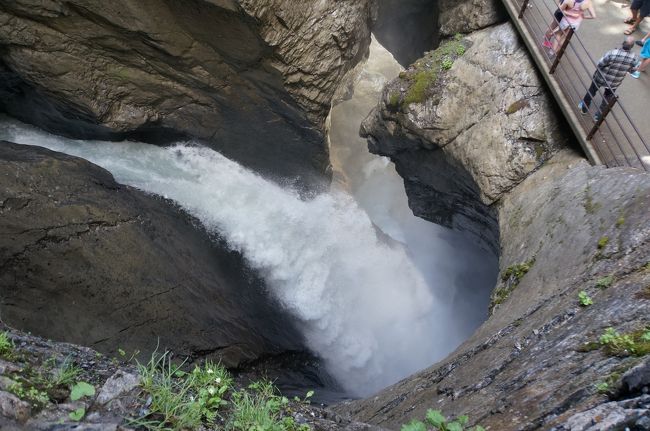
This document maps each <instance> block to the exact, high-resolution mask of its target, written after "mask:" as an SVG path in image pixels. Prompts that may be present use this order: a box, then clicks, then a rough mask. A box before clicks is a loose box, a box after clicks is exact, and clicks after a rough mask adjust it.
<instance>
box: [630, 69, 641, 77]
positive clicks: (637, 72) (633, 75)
mask: <svg viewBox="0 0 650 431" xmlns="http://www.w3.org/2000/svg"><path fill="white" fill-rule="evenodd" d="M630 76H631V77H632V78H634V79H639V77H640V76H641V72H639V71H638V70H637V71H636V72H630Z"/></svg>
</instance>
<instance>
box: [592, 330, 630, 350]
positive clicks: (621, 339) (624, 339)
mask: <svg viewBox="0 0 650 431" xmlns="http://www.w3.org/2000/svg"><path fill="white" fill-rule="evenodd" d="M598 341H599V342H600V344H601V345H602V346H605V347H606V349H607V351H608V352H609V353H610V354H613V355H616V356H626V355H629V354H633V353H635V350H636V349H635V347H636V346H635V343H634V340H633V338H632V337H631V336H630V335H628V334H620V333H619V332H618V331H616V330H615V329H614V328H607V329H605V332H604V333H603V335H601V336H600V338H599V339H598Z"/></svg>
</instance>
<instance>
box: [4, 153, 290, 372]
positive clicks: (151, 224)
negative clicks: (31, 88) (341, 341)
mask: <svg viewBox="0 0 650 431" xmlns="http://www.w3.org/2000/svg"><path fill="white" fill-rule="evenodd" d="M0 173H1V174H0V217H1V218H2V224H1V226H0V294H1V296H2V302H1V303H0V312H1V313H2V319H3V321H4V322H5V323H8V324H13V325H16V326H19V327H21V328H22V329H25V330H31V331H33V332H34V333H37V334H39V335H43V336H46V337H50V338H53V339H57V340H65V341H69V342H76V343H80V344H84V345H88V346H91V347H93V348H95V349H97V350H100V351H102V352H113V353H114V352H115V351H116V349H117V348H118V347H121V348H122V349H127V350H136V349H139V350H142V351H151V350H153V349H155V348H156V346H157V345H159V347H160V348H161V349H162V348H171V349H173V350H174V351H176V352H177V353H179V354H182V355H188V356H191V357H195V358H196V357H205V356H208V357H213V358H215V359H220V360H222V361H223V362H224V363H225V364H227V365H236V364H240V363H242V362H245V361H249V360H253V359H256V358H258V357H259V356H260V355H265V354H272V353H278V352H281V351H284V350H286V349H292V350H296V349H300V346H301V341H300V340H301V338H300V337H299V336H298V335H297V333H296V332H295V331H294V330H293V328H292V326H291V322H290V321H288V320H287V319H286V317H285V316H281V315H280V314H279V311H278V308H277V307H276V306H275V305H274V303H273V301H272V300H270V299H269V298H268V297H267V296H266V295H265V294H264V293H263V291H264V288H263V283H262V282H261V281H260V280H259V279H258V278H257V277H256V276H255V275H254V274H252V273H250V271H248V270H247V268H246V266H245V265H244V263H243V261H242V258H241V256H239V255H238V254H236V253H232V252H229V251H227V250H226V249H225V247H223V248H221V247H219V246H217V245H215V243H214V242H213V241H211V240H210V238H209V237H208V235H207V234H206V233H205V232H204V231H203V230H202V229H201V228H200V227H199V226H200V225H199V223H198V222H197V221H196V220H194V219H192V218H191V217H189V216H188V215H186V214H185V213H183V212H182V211H180V210H179V209H178V208H176V207H174V206H173V205H172V204H171V203H169V202H168V201H165V200H163V199H161V198H156V197H153V196H149V195H146V194H144V193H142V192H140V191H138V190H135V189H132V188H129V187H126V186H122V185H120V184H117V183H116V182H115V181H114V179H113V177H112V176H111V174H110V173H108V172H107V171H105V170H104V169H101V168H99V167H98V166H96V165H93V164H91V163H90V162H87V161H85V160H83V159H79V158H76V157H72V156H67V155H64V154H61V153H56V152H52V151H49V150H46V149H43V148H40V147H31V146H22V145H17V144H11V143H8V142H0Z"/></svg>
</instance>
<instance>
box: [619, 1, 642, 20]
mask: <svg viewBox="0 0 650 431" xmlns="http://www.w3.org/2000/svg"><path fill="white" fill-rule="evenodd" d="M641 5H643V0H632V4H631V5H630V12H632V16H631V17H630V18H628V19H626V20H625V21H623V22H624V23H625V24H633V23H634V21H636V20H637V17H638V15H639V9H641Z"/></svg>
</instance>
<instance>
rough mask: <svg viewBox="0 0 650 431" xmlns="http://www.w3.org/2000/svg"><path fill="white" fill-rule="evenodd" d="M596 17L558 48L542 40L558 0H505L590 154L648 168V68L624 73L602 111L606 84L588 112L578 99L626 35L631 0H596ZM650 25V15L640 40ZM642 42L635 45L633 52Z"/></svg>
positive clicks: (602, 161)
mask: <svg viewBox="0 0 650 431" xmlns="http://www.w3.org/2000/svg"><path fill="white" fill-rule="evenodd" d="M592 2H593V5H594V8H595V10H596V15H597V18H596V19H585V20H584V21H583V22H582V24H581V25H580V27H579V28H578V30H577V31H576V32H575V33H573V34H570V35H569V37H568V38H567V41H566V42H565V43H564V44H563V45H562V47H561V48H560V49H559V50H558V52H557V55H552V54H550V53H549V49H547V48H545V47H543V46H542V42H543V41H544V34H545V33H546V30H547V29H548V27H549V25H550V24H551V22H552V21H553V20H554V18H553V12H555V10H556V9H557V2H556V1H554V0H503V3H504V4H505V6H506V9H507V10H508V13H509V14H510V16H511V18H512V22H513V23H514V24H515V26H516V27H517V29H518V31H519V33H520V35H521V36H522V38H523V40H524V41H525V43H526V45H527V46H528V49H529V51H530V54H531V56H532V57H533V59H534V60H535V62H536V63H537V66H538V68H539V70H540V72H541V74H542V75H543V76H544V79H545V80H546V82H547V83H548V86H549V87H550V89H551V91H552V93H553V95H554V96H555V99H556V100H557V102H558V105H559V106H560V108H561V109H562V112H563V113H564V116H565V118H566V119H567V121H568V123H569V124H570V125H571V128H572V129H573V131H574V133H575V134H576V136H577V138H578V140H579V141H580V144H581V145H582V148H583V149H584V151H585V153H586V155H587V157H588V158H589V160H590V161H591V162H592V163H594V164H604V165H606V166H608V167H613V166H631V167H634V168H638V169H643V170H645V171H646V172H650V68H649V69H648V70H647V71H646V72H645V73H641V77H640V78H639V79H634V78H633V77H631V76H629V75H628V76H626V77H625V79H624V80H623V83H622V84H621V86H620V87H619V88H618V89H617V90H616V96H617V97H616V99H615V100H611V101H610V103H609V110H608V109H605V110H604V111H603V113H602V114H603V115H602V119H600V120H599V121H597V119H596V118H594V115H595V114H596V113H597V112H598V111H599V106H600V105H601V101H602V100H603V92H604V90H605V88H604V87H603V88H600V89H599V91H598V94H597V95H596V97H595V98H594V101H593V103H592V104H591V108H590V110H589V113H588V114H582V113H581V111H580V109H579V108H578V103H579V102H580V101H581V100H582V98H583V96H584V94H585V93H586V92H587V88H588V87H589V85H590V84H591V77H592V75H593V74H594V72H595V70H596V63H597V62H598V60H599V59H600V58H601V57H602V56H603V54H605V53H606V52H607V51H609V50H610V49H613V48H619V47H620V46H621V43H622V42H623V40H624V39H625V38H626V37H627V36H625V35H624V31H625V30H626V29H627V28H628V25H627V24H624V23H623V21H624V20H625V19H626V18H628V17H629V16H630V8H629V5H630V3H629V2H628V1H627V0H615V1H614V0H592ZM648 31H650V17H647V18H646V19H645V21H643V22H642V23H641V25H640V27H639V29H637V31H635V32H634V33H633V34H632V36H633V37H634V38H635V39H637V40H640V39H641V38H642V37H643V36H645V34H647V33H648ZM640 50H641V48H640V47H639V46H638V45H635V46H634V48H633V52H635V53H636V54H637V55H638V54H639V52H640Z"/></svg>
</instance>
